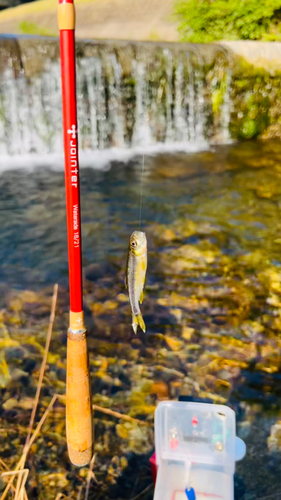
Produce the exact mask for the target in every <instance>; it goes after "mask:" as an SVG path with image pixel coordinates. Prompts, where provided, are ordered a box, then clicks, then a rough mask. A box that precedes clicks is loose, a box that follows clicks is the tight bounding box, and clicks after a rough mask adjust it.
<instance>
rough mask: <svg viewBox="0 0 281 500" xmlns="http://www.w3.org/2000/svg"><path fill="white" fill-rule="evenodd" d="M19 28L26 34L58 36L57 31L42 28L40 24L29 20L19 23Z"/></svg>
mask: <svg viewBox="0 0 281 500" xmlns="http://www.w3.org/2000/svg"><path fill="white" fill-rule="evenodd" d="M19 30H20V32H21V33H23V34H24V35H36V36H56V34H55V33H52V32H51V31H49V30H47V29H44V28H40V26H38V25H37V24H35V23H29V22H28V21H22V22H21V23H20V24H19Z"/></svg>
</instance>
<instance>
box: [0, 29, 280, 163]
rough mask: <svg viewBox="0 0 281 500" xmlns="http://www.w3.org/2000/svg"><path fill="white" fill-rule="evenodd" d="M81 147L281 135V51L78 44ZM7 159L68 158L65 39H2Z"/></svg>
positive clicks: (0, 92)
mask: <svg viewBox="0 0 281 500" xmlns="http://www.w3.org/2000/svg"><path fill="white" fill-rule="evenodd" d="M76 46H77V86H78V120H79V132H80V135H79V137H80V146H81V149H82V150H84V151H93V150H104V149H108V148H117V149H118V148H125V149H130V148H132V147H150V146H157V145H165V146H167V147H169V146H171V147H173V146H175V145H176V146H177V147H179V148H180V147H181V145H183V146H184V145H186V144H188V145H191V146H193V145H195V146H196V147H197V148H199V149H200V147H201V148H202V147H205V146H206V144H207V145H208V144H213V143H216V144H217V143H219V144H225V143H228V142H231V141H232V140H236V139H248V138H255V137H260V138H273V137H280V136H281V120H280V116H281V43H275V42H274V43H262V42H222V43H216V44H179V43H156V42H135V43H134V42H126V41H114V40H113V41H95V40H86V41H78V42H77V45H76ZM0 71H1V79H0V155H1V154H2V155H3V154H4V155H7V154H8V155H14V154H23V153H27V154H29V153H40V154H49V153H57V152H60V151H61V150H62V133H61V132H62V131H61V89H60V65H59V47H58V41H57V39H50V38H41V37H9V36H2V37H1V38H0Z"/></svg>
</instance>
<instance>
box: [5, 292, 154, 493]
mask: <svg viewBox="0 0 281 500" xmlns="http://www.w3.org/2000/svg"><path fill="white" fill-rule="evenodd" d="M57 296H58V285H55V286H54V292H53V297H52V305H51V314H50V320H49V327H48V332H47V337H46V343H45V349H44V355H43V360H42V364H41V368H40V373H39V379H38V384H37V389H36V394H35V397H34V404H33V408H32V412H31V416H30V422H29V426H28V429H27V437H26V441H25V445H24V447H23V452H22V455H21V458H20V460H19V461H18V463H17V465H16V467H15V469H14V470H9V468H8V466H7V465H6V463H5V462H4V461H3V460H2V459H1V458H0V467H1V468H2V469H4V471H3V472H1V477H2V478H3V479H4V480H5V479H6V478H7V479H8V482H7V485H6V488H5V490H4V491H3V493H2V495H1V498H0V500H5V499H6V497H7V495H8V493H9V492H10V490H12V494H13V498H14V500H28V497H27V493H26V488H25V485H26V482H27V479H28V475H29V469H28V468H26V467H25V464H26V460H27V457H28V454H29V452H30V450H31V447H32V445H33V444H34V442H35V441H36V439H37V438H38V436H39V434H40V432H41V430H42V427H43V425H44V423H45V421H46V419H47V417H48V415H49V413H50V412H51V410H52V409H53V407H54V404H55V402H56V401H57V400H58V399H60V400H61V401H63V402H65V396H62V395H59V394H55V395H54V396H53V397H52V399H51V401H50V403H49V405H48V407H47V409H46V410H45V412H44V414H43V415H42V417H41V419H40V421H39V422H38V424H37V426H36V428H35V430H34V432H32V429H33V426H34V421H35V417H36V412H37V408H38V403H39V399H40V393H41V389H42V384H43V379H44V375H45V371H46V365H47V358H48V353H49V348H50V343H51V339H52V332H53V325H54V320H55V310H56V303H57ZM93 410H97V411H99V412H102V413H105V414H106V415H110V416H113V417H115V418H118V419H123V420H128V421H131V422H135V423H137V424H141V425H151V424H150V423H147V422H145V421H142V420H138V419H136V418H133V417H130V416H129V415H124V414H122V413H119V412H116V411H114V410H110V409H108V408H102V407H101V406H97V405H93ZM95 458H96V454H95V455H94V456H93V458H92V460H91V462H90V464H89V470H88V473H87V477H86V489H85V500H87V499H88V496H89V489H90V484H91V480H92V479H93V480H94V481H95V482H96V484H98V481H97V479H96V477H95V474H94V472H93V469H94V463H95ZM16 478H17V483H16V486H15V485H14V480H15V479H16ZM82 491H83V486H82V487H81V488H80V490H79V494H78V498H79V499H80V498H81V495H82ZM143 493H145V492H143ZM64 497H65V495H64V494H63V493H60V492H59V493H58V494H57V496H56V498H55V500H61V498H64Z"/></svg>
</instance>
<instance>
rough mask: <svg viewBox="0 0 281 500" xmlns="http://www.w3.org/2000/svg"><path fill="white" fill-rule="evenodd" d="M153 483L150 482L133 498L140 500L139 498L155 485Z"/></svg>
mask: <svg viewBox="0 0 281 500" xmlns="http://www.w3.org/2000/svg"><path fill="white" fill-rule="evenodd" d="M153 486H154V485H153V483H151V484H149V485H148V486H147V487H146V488H145V489H144V490H142V491H141V492H140V493H139V494H138V495H137V496H135V497H134V498H133V500H138V499H139V498H141V497H142V496H143V495H144V494H145V493H147V492H148V491H149V490H150V489H151V488H152V487H153Z"/></svg>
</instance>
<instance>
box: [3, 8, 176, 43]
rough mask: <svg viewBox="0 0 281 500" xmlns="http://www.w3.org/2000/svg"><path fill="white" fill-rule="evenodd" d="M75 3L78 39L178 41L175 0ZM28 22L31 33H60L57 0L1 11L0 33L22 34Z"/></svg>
mask: <svg viewBox="0 0 281 500" xmlns="http://www.w3.org/2000/svg"><path fill="white" fill-rule="evenodd" d="M75 5H76V35H77V37H78V38H96V39H99V38H100V39H105V38H108V39H124V40H162V41H170V42H173V41H178V32H177V21H176V19H175V18H173V17H172V12H173V6H174V0H142V1H141V2H140V0H75ZM27 25H30V26H31V27H32V29H33V32H32V34H38V35H40V34H43V33H44V32H45V33H50V34H51V33H52V34H54V35H58V26H57V0H39V1H36V2H32V3H27V4H23V5H19V6H18V7H14V8H12V9H6V10H4V11H2V12H0V33H22V32H23V26H27ZM34 30H35V31H34ZM36 30H37V32H36Z"/></svg>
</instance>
